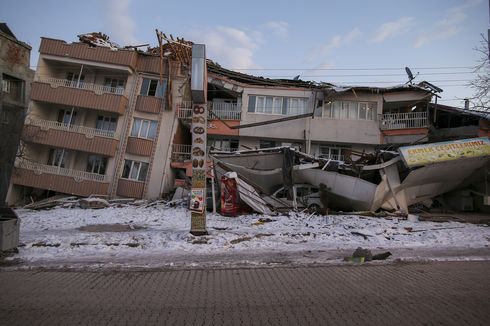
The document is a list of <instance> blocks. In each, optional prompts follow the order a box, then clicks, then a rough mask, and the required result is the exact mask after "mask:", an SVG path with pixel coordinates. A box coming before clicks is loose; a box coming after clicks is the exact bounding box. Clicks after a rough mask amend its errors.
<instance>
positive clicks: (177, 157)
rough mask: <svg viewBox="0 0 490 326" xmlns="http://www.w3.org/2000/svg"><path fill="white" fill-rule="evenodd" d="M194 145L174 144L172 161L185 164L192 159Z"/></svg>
mask: <svg viewBox="0 0 490 326" xmlns="http://www.w3.org/2000/svg"><path fill="white" fill-rule="evenodd" d="M191 148H192V145H184V144H173V145H172V161H177V162H184V161H188V160H190V159H191Z"/></svg>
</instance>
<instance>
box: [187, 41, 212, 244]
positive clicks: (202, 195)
mask: <svg viewBox="0 0 490 326" xmlns="http://www.w3.org/2000/svg"><path fill="white" fill-rule="evenodd" d="M207 86H208V80H207V68H206V47H205V45H204V44H194V45H193V46H192V64H191V97H192V125H191V132H192V146H191V162H192V188H191V201H190V204H189V209H190V210H191V231H190V233H191V234H193V235H196V236H199V235H206V234H208V232H207V230H206V171H207V152H206V138H207V129H208V128H207V117H208V109H207Z"/></svg>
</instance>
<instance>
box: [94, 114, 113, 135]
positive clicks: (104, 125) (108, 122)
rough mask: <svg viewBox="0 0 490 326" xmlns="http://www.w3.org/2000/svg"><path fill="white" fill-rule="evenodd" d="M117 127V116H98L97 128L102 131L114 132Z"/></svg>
mask: <svg viewBox="0 0 490 326" xmlns="http://www.w3.org/2000/svg"><path fill="white" fill-rule="evenodd" d="M116 127H117V118H115V117H107V116H102V115H99V116H98V117H97V122H96V125H95V129H97V130H101V131H110V132H112V133H114V132H115V131H116Z"/></svg>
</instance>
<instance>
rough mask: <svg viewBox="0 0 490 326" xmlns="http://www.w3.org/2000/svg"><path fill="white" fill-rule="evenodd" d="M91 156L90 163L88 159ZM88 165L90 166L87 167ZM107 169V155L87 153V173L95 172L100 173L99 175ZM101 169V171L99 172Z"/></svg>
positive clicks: (103, 173)
mask: <svg viewBox="0 0 490 326" xmlns="http://www.w3.org/2000/svg"><path fill="white" fill-rule="evenodd" d="M91 158H93V162H92V163H91V161H90V159H91ZM89 167H91V168H90V169H89ZM106 169H107V157H105V156H101V155H96V154H89V155H88V157H87V168H86V171H87V172H89V173H95V174H100V175H105V172H106ZM95 170H97V171H95ZM101 170H102V173H101Z"/></svg>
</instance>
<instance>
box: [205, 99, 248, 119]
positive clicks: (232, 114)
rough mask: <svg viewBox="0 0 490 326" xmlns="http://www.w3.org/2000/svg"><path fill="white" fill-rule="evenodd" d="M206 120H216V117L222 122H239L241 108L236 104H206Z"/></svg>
mask: <svg viewBox="0 0 490 326" xmlns="http://www.w3.org/2000/svg"><path fill="white" fill-rule="evenodd" d="M208 110H209V111H212V112H213V113H214V115H213V114H211V113H208V119H216V116H217V117H219V118H220V119H223V120H240V119H241V117H242V111H241V108H240V107H238V105H237V104H236V103H223V102H208Z"/></svg>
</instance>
